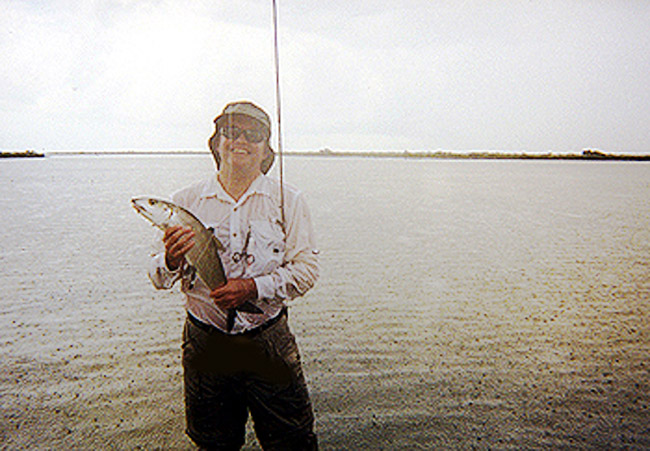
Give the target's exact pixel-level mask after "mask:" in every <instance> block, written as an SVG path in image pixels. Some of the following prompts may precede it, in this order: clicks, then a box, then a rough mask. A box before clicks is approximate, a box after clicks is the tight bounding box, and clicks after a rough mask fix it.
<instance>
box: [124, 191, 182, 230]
mask: <svg viewBox="0 0 650 451" xmlns="http://www.w3.org/2000/svg"><path fill="white" fill-rule="evenodd" d="M131 204H132V205H133V208H135V210H136V211H137V212H138V213H140V214H141V215H142V216H144V217H145V218H147V219H148V220H149V221H151V222H152V223H153V224H154V225H156V226H158V227H160V228H162V229H165V228H167V227H169V226H170V225H171V220H172V217H173V216H174V206H173V204H170V203H169V202H166V201H164V200H162V199H155V198H153V197H134V198H133V199H131Z"/></svg>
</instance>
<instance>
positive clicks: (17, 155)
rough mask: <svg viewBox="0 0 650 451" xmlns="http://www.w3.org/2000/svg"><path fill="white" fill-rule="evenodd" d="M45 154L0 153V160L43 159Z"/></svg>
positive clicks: (29, 151)
mask: <svg viewBox="0 0 650 451" xmlns="http://www.w3.org/2000/svg"><path fill="white" fill-rule="evenodd" d="M44 156H45V154H43V153H38V152H34V151H33V150H26V151H24V152H0V158H43V157H44Z"/></svg>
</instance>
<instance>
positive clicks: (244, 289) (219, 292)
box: [210, 279, 257, 309]
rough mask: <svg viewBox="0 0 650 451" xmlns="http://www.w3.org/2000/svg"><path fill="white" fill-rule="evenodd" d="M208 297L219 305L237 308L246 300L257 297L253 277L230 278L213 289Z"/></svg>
mask: <svg viewBox="0 0 650 451" xmlns="http://www.w3.org/2000/svg"><path fill="white" fill-rule="evenodd" d="M210 297H211V298H212V299H214V302H215V304H217V305H218V306H220V307H223V308H225V309H232V308H237V307H239V306H240V305H242V304H243V303H244V302H246V301H252V300H255V299H257V286H256V285H255V281H253V279H230V280H228V282H227V283H226V284H225V285H222V286H220V287H219V288H216V289H214V290H213V291H212V292H211V293H210Z"/></svg>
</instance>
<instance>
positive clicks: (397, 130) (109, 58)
mask: <svg viewBox="0 0 650 451" xmlns="http://www.w3.org/2000/svg"><path fill="white" fill-rule="evenodd" d="M272 18H273V17H272V5H271V0H267V1H266V0H248V1H237V2H235V1H232V0H231V1H226V0H220V1H215V0H209V1H207V0H206V1H181V0H177V1H176V0H167V1H162V0H161V1H140V0H113V1H109V0H94V1H77V0H75V1H58V0H48V1H45V0H41V1H34V0H29V1H13V0H0V55H1V57H2V64H1V65H0V148H2V149H17V150H23V149H35V150H112V149H197V150H200V149H206V141H207V138H208V136H209V135H210V133H211V129H212V119H213V118H214V117H215V116H216V115H217V114H218V113H219V111H220V109H221V108H222V107H223V106H224V104H225V103H227V102H228V101H231V100H235V99H243V98H245V99H250V100H253V101H255V102H257V103H258V104H260V105H261V106H263V107H264V108H265V109H267V111H268V112H269V113H271V114H272V116H274V115H275V84H274V82H275V78H274V77H275V74H274V65H273V23H272ZM279 19H280V64H281V81H282V86H281V88H282V90H281V92H282V111H283V117H282V120H283V140H284V145H285V148H286V149H304V150H318V149H320V148H323V147H329V148H331V149H336V150H343V149H356V150H404V149H409V150H436V149H453V150H471V149H491V150H506V151H517V152H518V151H530V152H546V151H553V152H578V151H580V150H582V149H583V148H587V147H591V148H598V149H602V150H605V151H608V152H625V153H631V152H642V153H650V125H649V124H650V90H649V89H648V86H650V31H649V30H650V27H648V24H650V2H648V1H647V0H641V1H622V0H621V1H617V0H591V1H589V0H584V1H567V0H563V1H516V0H512V1H494V0H492V1H478V0H467V1H424V0H423V1H394V2H385V1H362V2H356V1H349V0H345V1H339V0H336V1H318V0H309V1H305V0H300V1H298V0H293V1H288V0H287V1H282V0H280V1H279Z"/></svg>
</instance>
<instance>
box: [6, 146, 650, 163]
mask: <svg viewBox="0 0 650 451" xmlns="http://www.w3.org/2000/svg"><path fill="white" fill-rule="evenodd" d="M283 154H284V155H285V156H289V157H290V156H301V157H328V158H337V157H362V158H409V159H410V158H412V159H440V160H578V161H650V154H641V155H635V154H611V153H605V152H601V151H598V150H584V151H582V153H580V154H575V153H573V154H555V153H543V154H535V153H524V152H519V153H509V152H493V151H476V152H452V151H410V150H405V151H402V152H395V151H391V152H370V151H366V152H361V151H360V152H350V151H334V150H329V149H323V150H320V151H318V152H311V151H284V153H283ZM5 155H6V154H5V153H4V152H3V153H2V156H3V157H4V156H5ZM46 155H56V156H85V155H88V156H101V155H118V156H119V155H124V156H128V155H209V152H208V151H207V150H206V151H173V150H160V151H138V150H134V151H106V152H99V151H96V152H56V151H53V152H47V154H46ZM9 156H43V154H32V155H24V154H23V155H16V154H15V153H14V154H13V155H12V154H10V155H9Z"/></svg>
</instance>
